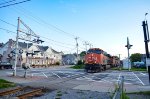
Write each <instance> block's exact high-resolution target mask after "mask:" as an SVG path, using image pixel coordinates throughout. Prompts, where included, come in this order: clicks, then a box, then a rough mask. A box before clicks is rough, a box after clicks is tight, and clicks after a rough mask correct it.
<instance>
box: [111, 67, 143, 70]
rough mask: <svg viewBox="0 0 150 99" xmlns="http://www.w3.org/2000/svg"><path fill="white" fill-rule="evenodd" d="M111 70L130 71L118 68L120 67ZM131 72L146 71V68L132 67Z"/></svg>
mask: <svg viewBox="0 0 150 99" xmlns="http://www.w3.org/2000/svg"><path fill="white" fill-rule="evenodd" d="M111 70H128V69H124V68H121V69H120V68H118V67H114V68H111ZM130 70H131V71H146V68H135V67H132V68H131V69H130Z"/></svg>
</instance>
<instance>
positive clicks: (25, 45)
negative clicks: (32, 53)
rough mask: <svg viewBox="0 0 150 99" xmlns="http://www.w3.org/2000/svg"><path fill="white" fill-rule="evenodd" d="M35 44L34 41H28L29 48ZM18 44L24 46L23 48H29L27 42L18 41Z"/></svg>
mask: <svg viewBox="0 0 150 99" xmlns="http://www.w3.org/2000/svg"><path fill="white" fill-rule="evenodd" d="M32 45H33V44H32V43H28V48H29V47H31V46H32ZM18 46H19V47H21V48H23V49H26V48H27V43H25V42H18Z"/></svg>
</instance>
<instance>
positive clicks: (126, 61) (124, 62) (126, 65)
mask: <svg viewBox="0 0 150 99" xmlns="http://www.w3.org/2000/svg"><path fill="white" fill-rule="evenodd" d="M122 62H123V68H124V69H128V68H130V69H131V62H130V60H129V63H128V58H125V59H123V60H122ZM128 66H129V67H128Z"/></svg>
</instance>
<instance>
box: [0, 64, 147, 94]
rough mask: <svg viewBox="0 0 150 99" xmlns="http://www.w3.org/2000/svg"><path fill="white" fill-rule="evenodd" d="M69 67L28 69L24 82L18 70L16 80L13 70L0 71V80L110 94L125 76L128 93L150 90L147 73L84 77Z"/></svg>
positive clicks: (78, 71)
mask: <svg viewBox="0 0 150 99" xmlns="http://www.w3.org/2000/svg"><path fill="white" fill-rule="evenodd" d="M68 67H69V66H64V67H63V66H58V67H51V68H31V69H29V70H28V71H27V78H23V76H24V70H23V69H22V68H18V69H17V77H12V76H11V75H12V72H13V70H1V71H0V75H1V78H4V79H7V80H10V81H13V82H16V83H19V84H24V85H30V86H36V87H38V86H41V87H43V86H44V87H48V88H56V89H59V88H71V89H80V90H91V91H99V92H108V91H109V92H110V91H112V90H114V88H115V85H116V84H117V83H118V82H119V81H120V80H121V77H122V76H124V85H125V89H126V91H128V92H133V91H143V90H150V86H149V82H148V81H149V80H148V73H146V72H137V71H136V72H132V71H114V70H107V71H103V72H100V73H86V72H84V70H74V69H71V68H68Z"/></svg>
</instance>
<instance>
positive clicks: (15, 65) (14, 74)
mask: <svg viewBox="0 0 150 99" xmlns="http://www.w3.org/2000/svg"><path fill="white" fill-rule="evenodd" d="M19 25H20V18H19V17H18V26H17V36H16V45H15V64H14V72H13V76H16V67H17V62H18V39H19V31H20V30H19V28H20V26H19Z"/></svg>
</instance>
